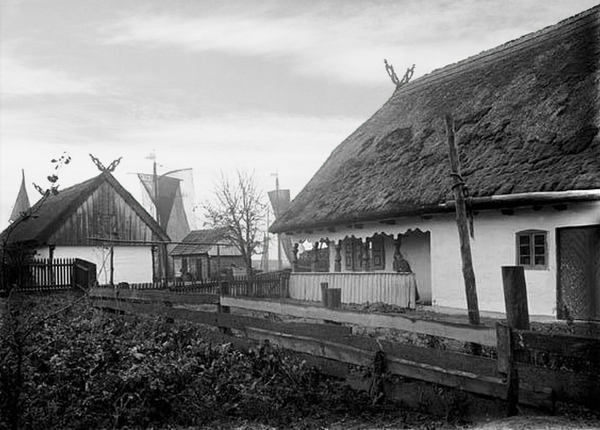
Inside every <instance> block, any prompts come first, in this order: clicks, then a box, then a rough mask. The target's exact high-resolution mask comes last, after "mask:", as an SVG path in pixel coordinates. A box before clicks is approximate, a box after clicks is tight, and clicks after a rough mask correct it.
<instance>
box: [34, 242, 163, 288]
mask: <svg viewBox="0 0 600 430" xmlns="http://www.w3.org/2000/svg"><path fill="white" fill-rule="evenodd" d="M37 255H38V256H39V257H40V258H48V257H49V250H48V248H47V247H45V248H40V249H38V250H37ZM54 258H81V259H82V260H87V261H90V262H92V263H94V264H95V265H96V270H97V277H98V282H99V283H100V284H108V283H110V248H108V247H101V246H57V247H56V249H55V250H54ZM114 282H115V284H117V283H119V282H129V283H142V282H152V248H151V247H150V246H115V247H114Z"/></svg>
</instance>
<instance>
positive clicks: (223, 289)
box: [217, 281, 231, 334]
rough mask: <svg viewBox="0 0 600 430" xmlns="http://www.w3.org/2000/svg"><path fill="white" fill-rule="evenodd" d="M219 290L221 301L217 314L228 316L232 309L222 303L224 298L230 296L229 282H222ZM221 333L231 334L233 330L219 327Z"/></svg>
mask: <svg viewBox="0 0 600 430" xmlns="http://www.w3.org/2000/svg"><path fill="white" fill-rule="evenodd" d="M219 289H220V299H219V304H218V305H217V312H218V313H220V314H228V313H230V312H231V309H230V307H229V306H223V305H221V301H222V299H223V297H224V296H227V295H229V281H221V282H220V283H219ZM219 331H220V332H221V333H223V334H231V329H230V328H227V327H219Z"/></svg>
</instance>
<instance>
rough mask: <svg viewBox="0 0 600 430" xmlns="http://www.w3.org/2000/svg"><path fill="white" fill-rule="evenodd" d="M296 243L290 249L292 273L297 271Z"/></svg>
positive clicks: (297, 245)
mask: <svg viewBox="0 0 600 430" xmlns="http://www.w3.org/2000/svg"><path fill="white" fill-rule="evenodd" d="M298 247H299V244H298V242H296V243H294V248H293V249H292V272H297V271H298Z"/></svg>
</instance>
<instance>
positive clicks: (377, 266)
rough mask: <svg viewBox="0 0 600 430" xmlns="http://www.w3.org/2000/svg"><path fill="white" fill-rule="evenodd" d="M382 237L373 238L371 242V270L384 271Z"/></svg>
mask: <svg viewBox="0 0 600 430" xmlns="http://www.w3.org/2000/svg"><path fill="white" fill-rule="evenodd" d="M384 243H385V241H384V238H383V237H382V236H375V237H374V238H373V239H372V240H371V253H372V264H373V270H385V246H384Z"/></svg>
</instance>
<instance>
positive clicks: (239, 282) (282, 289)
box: [117, 271, 290, 298]
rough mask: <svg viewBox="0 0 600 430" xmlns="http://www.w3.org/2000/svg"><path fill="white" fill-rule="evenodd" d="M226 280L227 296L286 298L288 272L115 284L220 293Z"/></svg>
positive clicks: (125, 287)
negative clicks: (249, 276)
mask: <svg viewBox="0 0 600 430" xmlns="http://www.w3.org/2000/svg"><path fill="white" fill-rule="evenodd" d="M223 282H227V285H228V293H227V295H229V296H245V297H255V298H288V297H289V285H290V272H289V271H281V272H269V273H259V274H257V275H255V276H254V277H253V278H251V279H248V277H246V276H230V277H227V278H207V279H199V280H196V281H182V280H176V281H166V282H154V283H141V284H129V283H121V284H119V285H117V287H118V288H119V289H132V290H170V291H175V292H179V293H201V294H220V292H221V289H220V285H221V284H222V283H223Z"/></svg>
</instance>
